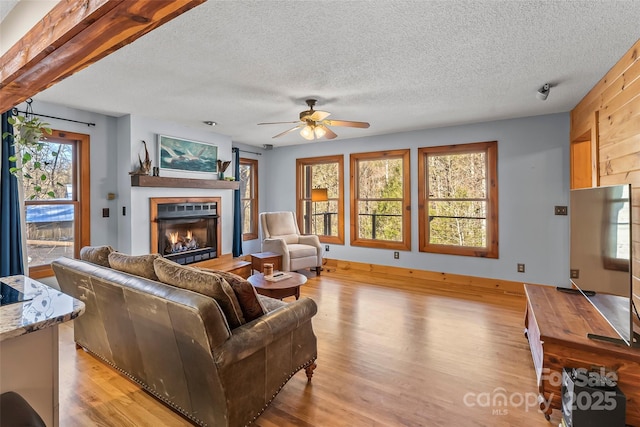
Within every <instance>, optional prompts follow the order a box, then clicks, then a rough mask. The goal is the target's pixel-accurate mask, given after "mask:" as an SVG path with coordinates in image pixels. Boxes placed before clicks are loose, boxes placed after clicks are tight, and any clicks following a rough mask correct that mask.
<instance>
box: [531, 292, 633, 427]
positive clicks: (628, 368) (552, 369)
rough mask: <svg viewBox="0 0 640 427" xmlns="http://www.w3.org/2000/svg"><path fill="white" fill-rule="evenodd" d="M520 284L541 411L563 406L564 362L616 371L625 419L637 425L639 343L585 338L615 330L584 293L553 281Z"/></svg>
mask: <svg viewBox="0 0 640 427" xmlns="http://www.w3.org/2000/svg"><path fill="white" fill-rule="evenodd" d="M524 290H525V294H526V297H527V308H526V312H525V318H524V325H525V336H526V337H527V338H528V340H529V347H530V348H531V355H532V357H533V364H534V366H535V370H536V376H537V379H538V392H539V393H540V396H541V397H542V402H541V403H540V409H542V410H543V412H544V413H545V417H547V419H549V416H550V415H551V412H552V410H553V409H561V408H562V401H561V390H560V389H561V378H562V375H561V373H562V368H563V367H571V368H586V369H589V370H593V369H595V370H599V369H604V370H605V372H612V371H615V372H616V373H617V376H618V386H619V387H620V390H622V392H623V393H624V394H625V396H626V398H627V407H626V422H627V424H628V425H632V426H636V427H640V348H632V347H627V346H623V345H619V344H613V343H609V342H603V341H596V340H592V339H589V338H587V333H592V334H598V335H603V336H610V337H615V336H617V335H616V333H615V331H614V330H613V328H612V327H611V326H610V325H609V324H608V323H607V321H606V320H605V319H604V318H603V317H602V316H601V315H600V313H598V311H597V310H596V309H595V308H594V307H593V305H591V303H590V302H589V301H588V300H587V299H586V298H585V297H584V296H583V295H581V294H568V293H565V292H560V291H558V290H556V288H555V287H552V286H540V285H527V284H525V285H524ZM547 402H550V405H548V404H547Z"/></svg>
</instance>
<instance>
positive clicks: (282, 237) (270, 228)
mask: <svg viewBox="0 0 640 427" xmlns="http://www.w3.org/2000/svg"><path fill="white" fill-rule="evenodd" d="M260 235H261V238H262V251H263V252H275V253H277V254H280V255H282V270H283V271H296V270H302V269H303V268H311V269H315V270H316V273H317V274H318V275H320V270H321V268H322V256H323V250H322V245H321V244H320V239H318V236H316V235H314V234H310V235H302V234H300V229H299V228H298V223H297V222H296V217H295V215H294V213H293V212H263V213H261V214H260Z"/></svg>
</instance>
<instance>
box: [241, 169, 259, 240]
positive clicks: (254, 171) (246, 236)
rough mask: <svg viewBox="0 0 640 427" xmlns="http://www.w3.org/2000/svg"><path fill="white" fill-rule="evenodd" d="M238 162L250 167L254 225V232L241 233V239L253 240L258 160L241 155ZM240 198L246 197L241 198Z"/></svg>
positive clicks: (254, 220) (254, 223) (253, 222)
mask: <svg viewBox="0 0 640 427" xmlns="http://www.w3.org/2000/svg"><path fill="white" fill-rule="evenodd" d="M240 164H241V165H248V166H249V167H251V194H252V197H251V200H252V201H253V203H252V205H251V206H252V209H251V223H252V224H253V225H254V230H253V231H254V232H253V233H242V240H243V241H245V240H255V239H257V238H258V194H259V193H258V160H256V159H247V158H244V157H241V158H240ZM242 200H247V199H242V198H241V201H242Z"/></svg>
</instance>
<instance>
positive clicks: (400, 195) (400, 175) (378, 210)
mask: <svg viewBox="0 0 640 427" xmlns="http://www.w3.org/2000/svg"><path fill="white" fill-rule="evenodd" d="M351 175H352V178H351V244H352V245H354V246H367V247H372V248H383V249H401V250H410V249H411V199H410V178H409V177H410V174H409V150H408V149H407V150H393V151H378V152H373V153H358V154H352V155H351Z"/></svg>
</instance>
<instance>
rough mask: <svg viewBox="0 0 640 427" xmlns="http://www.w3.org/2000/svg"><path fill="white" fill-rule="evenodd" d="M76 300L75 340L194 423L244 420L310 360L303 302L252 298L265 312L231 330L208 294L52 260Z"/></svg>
mask: <svg viewBox="0 0 640 427" xmlns="http://www.w3.org/2000/svg"><path fill="white" fill-rule="evenodd" d="M52 266H53V270H54V272H55V275H56V278H57V280H58V283H59V285H60V288H61V290H62V291H63V292H65V293H67V294H70V295H72V296H74V297H75V298H78V299H80V300H82V301H83V302H84V303H85V304H86V312H85V314H84V315H83V316H81V317H79V318H78V319H76V320H75V323H74V334H75V341H76V343H77V344H78V345H79V346H81V347H83V348H84V349H86V350H87V351H89V352H90V353H92V354H94V355H95V356H97V357H99V358H100V359H102V360H103V361H105V362H106V363H108V364H109V365H111V366H113V367H114V368H116V369H118V370H119V371H120V372H122V373H123V374H125V375H126V376H128V377H129V378H131V379H132V380H133V381H135V382H137V383H138V384H140V386H142V387H143V388H144V389H145V390H147V391H148V392H150V393H151V394H153V395H154V396H155V397H157V398H158V399H160V400H161V401H163V402H164V403H166V404H167V405H169V406H171V407H172V408H173V409H175V410H176V411H178V412H180V413H181V414H183V415H184V416H185V417H187V418H188V419H190V420H191V421H192V422H193V423H195V424H197V425H202V426H216V427H218V426H233V427H235V426H244V425H248V424H251V423H252V422H253V421H254V420H255V419H256V418H257V417H258V416H259V415H260V414H261V413H262V412H263V411H264V410H265V409H266V407H267V406H268V405H269V403H270V402H271V401H272V400H273V398H274V397H275V396H276V394H277V393H278V392H279V391H280V389H281V388H282V387H283V386H284V385H285V384H286V382H287V381H288V380H289V379H290V378H291V377H292V376H293V375H294V374H295V373H296V372H297V371H299V370H301V369H306V372H307V377H308V378H309V380H311V375H312V372H313V369H314V368H315V359H316V356H317V347H316V337H315V335H314V333H313V329H312V325H311V318H312V317H313V316H314V315H315V314H316V312H317V306H316V304H315V302H314V301H313V300H311V299H309V298H301V299H300V300H297V301H294V302H291V303H284V302H282V301H278V300H273V299H271V298H266V297H263V296H262V295H260V296H259V298H260V302H261V303H262V305H263V306H264V308H265V309H266V311H267V312H266V314H264V315H262V316H261V317H259V318H257V319H255V320H252V321H251V322H248V323H245V324H243V325H241V326H238V327H236V328H235V329H230V328H229V326H228V323H227V321H226V318H225V316H224V314H223V311H222V309H221V308H220V306H219V305H218V303H217V302H216V300H214V299H213V298H211V297H208V296H206V295H202V294H199V293H196V292H192V291H189V290H185V289H181V288H178V287H174V286H171V285H167V284H164V283H160V282H157V281H154V280H149V279H146V278H143V277H139V276H134V275H131V274H127V273H124V272H120V271H116V270H113V269H111V268H107V267H104V266H101V265H97V264H93V263H90V262H86V261H81V260H75V259H69V258H59V259H57V260H55V261H54V262H53V263H52Z"/></svg>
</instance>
